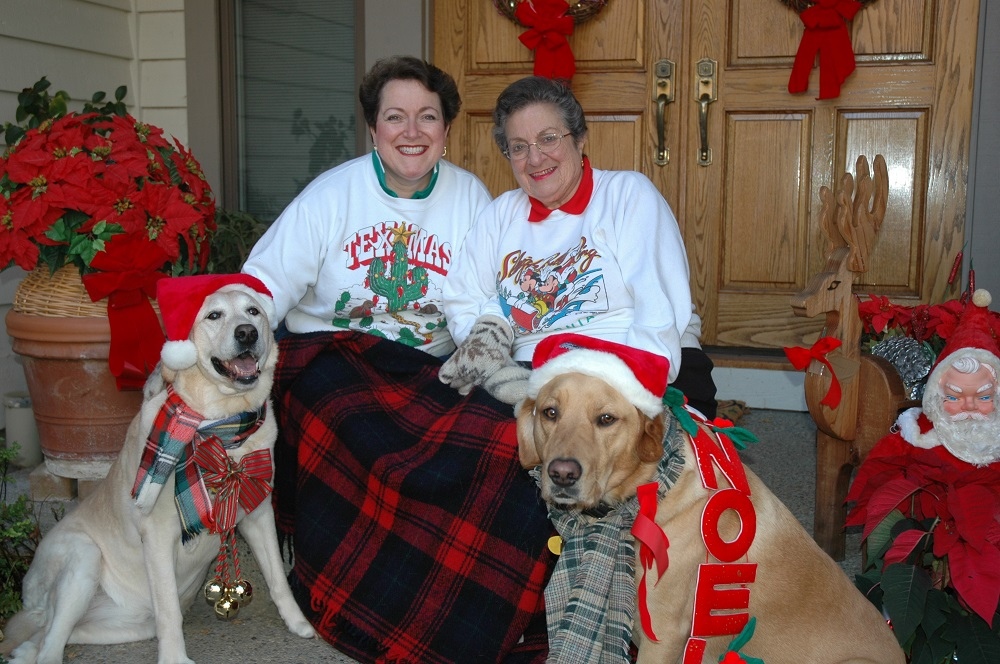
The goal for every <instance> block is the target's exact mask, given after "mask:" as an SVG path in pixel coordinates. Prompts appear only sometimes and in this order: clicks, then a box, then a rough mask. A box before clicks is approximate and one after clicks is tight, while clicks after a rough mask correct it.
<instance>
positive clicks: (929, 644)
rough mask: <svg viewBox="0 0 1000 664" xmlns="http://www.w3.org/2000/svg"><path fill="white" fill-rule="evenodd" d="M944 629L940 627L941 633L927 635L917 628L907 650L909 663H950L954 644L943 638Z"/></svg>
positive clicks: (953, 652)
mask: <svg viewBox="0 0 1000 664" xmlns="http://www.w3.org/2000/svg"><path fill="white" fill-rule="evenodd" d="M944 631H945V630H944V629H943V628H942V629H941V630H940V632H941V633H939V634H932V635H931V636H927V635H926V634H925V633H924V631H923V630H922V629H921V630H918V631H917V633H916V634H915V635H914V638H913V642H912V643H911V644H910V648H909V652H907V655H908V657H909V661H910V664H951V663H952V656H953V655H954V654H955V644H954V643H952V642H950V641H948V640H947V639H945V638H944V636H943V634H944Z"/></svg>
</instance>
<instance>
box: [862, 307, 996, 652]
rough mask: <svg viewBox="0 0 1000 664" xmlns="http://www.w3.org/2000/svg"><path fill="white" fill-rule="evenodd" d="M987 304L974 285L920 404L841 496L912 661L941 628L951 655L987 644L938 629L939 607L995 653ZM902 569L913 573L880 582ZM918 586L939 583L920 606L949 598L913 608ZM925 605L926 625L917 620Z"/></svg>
mask: <svg viewBox="0 0 1000 664" xmlns="http://www.w3.org/2000/svg"><path fill="white" fill-rule="evenodd" d="M990 303H991V297H990V294H989V292H987V291H985V290H977V291H976V292H975V293H974V294H973V296H972V298H971V300H970V301H969V302H968V303H967V304H966V307H965V309H964V311H963V312H962V314H961V316H960V318H959V321H958V324H957V326H956V328H955V330H954V332H953V333H952V334H951V335H949V337H948V339H947V342H946V344H945V347H944V348H943V349H942V351H941V353H939V355H938V359H937V360H936V362H935V364H934V367H933V368H932V370H931V373H930V375H929V376H928V379H927V385H926V387H925V388H924V394H923V398H922V400H921V407H919V408H911V409H909V410H907V411H905V412H903V413H902V414H900V416H899V418H898V419H897V420H896V424H895V426H894V427H893V428H892V430H891V432H890V433H889V434H888V435H887V436H885V437H884V438H882V439H881V440H880V441H879V442H878V443H877V444H876V445H875V447H874V448H873V449H872V451H871V452H870V453H869V454H868V456H867V457H866V458H865V460H864V462H863V463H862V464H861V466H860V467H859V468H858V471H857V474H856V475H855V478H854V480H853V483H852V485H851V488H850V490H849V491H848V494H847V503H848V505H849V506H850V511H849V513H848V516H847V525H848V526H863V532H862V536H863V537H864V539H865V542H866V546H867V547H868V550H867V553H868V560H869V563H870V566H869V567H868V568H867V569H866V570H863V571H864V572H865V574H864V575H863V576H862V577H859V581H858V583H859V586H860V585H861V584H864V585H866V586H869V585H872V584H874V586H873V588H872V590H873V591H874V590H876V589H877V592H872V593H869V597H870V599H872V601H873V602H875V603H876V605H877V606H878V605H880V604H881V605H882V606H883V611H884V612H885V613H886V614H887V615H888V617H889V618H890V620H892V621H894V622H898V623H899V624H900V625H901V629H902V632H901V631H900V630H897V638H899V639H900V642H901V643H903V644H904V648H905V649H906V650H907V654H908V655H910V656H911V657H912V658H914V660H916V659H917V658H918V656H919V655H920V653H919V652H918V651H921V649H923V650H922V651H926V652H927V653H929V652H931V651H932V650H934V651H935V652H939V651H940V648H941V647H944V646H941V645H940V644H938V645H937V646H934V645H928V644H933V642H934V641H935V639H939V638H942V637H941V635H942V634H944V637H943V638H945V639H946V640H947V639H950V642H949V643H950V645H951V646H952V647H953V648H955V649H956V653H957V655H958V659H962V660H964V659H965V658H964V657H962V648H963V647H978V646H979V645H981V644H982V641H981V640H980V639H979V637H976V638H971V637H970V638H969V639H966V638H962V637H960V636H959V634H960V631H956V629H951V628H949V629H948V630H945V631H944V632H941V631H940V628H941V624H942V621H943V620H945V618H944V617H943V616H946V615H955V616H958V615H966V616H968V618H967V619H963V620H971V621H972V622H973V623H975V624H974V625H973V626H971V627H970V626H969V625H966V624H964V623H963V629H966V630H972V631H970V632H967V634H972V633H973V632H976V633H980V636H981V637H982V638H984V639H986V640H987V641H989V642H991V643H992V646H990V647H992V648H996V649H997V650H996V652H1000V636H998V633H997V629H996V628H997V626H998V623H1000V621H997V620H996V618H997V610H998V601H1000V411H998V410H997V407H996V400H997V396H998V385H1000V383H998V380H997V375H998V373H1000V342H998V339H997V334H998V332H997V330H998V329H1000V325H998V322H997V321H998V318H997V317H996V314H993V313H992V312H990V311H989V308H988V307H989V305H990ZM873 532H878V533H880V534H879V535H878V536H877V537H870V536H871V535H872V533H873ZM873 542H875V544H874V545H873ZM928 560H930V561H932V562H930V563H928V562H927V561H928ZM899 571H905V572H906V578H907V579H908V580H906V581H905V582H903V583H900V584H894V583H889V582H887V580H886V575H887V574H888V575H892V574H895V573H897V572H899ZM868 577H870V578H868ZM915 586H919V587H921V588H922V591H921V592H922V593H923V594H926V593H928V592H931V593H933V592H943V593H945V596H944V598H939V599H940V602H939V601H938V599H935V600H933V601H932V598H931V597H930V596H928V598H927V600H926V605H928V606H929V605H932V604H935V605H939V608H940V606H944V604H943V602H947V603H948V609H947V610H946V611H944V612H943V613H942V612H940V611H930V610H925V602H924V601H920V602H919V606H914V605H913V604H912V601H911V600H912V597H914V595H913V594H912V591H913V589H914V587H915ZM862 589H863V590H864V588H862ZM921 596H922V595H921ZM952 605H953V606H952ZM970 610H971V613H970ZM904 614H906V615H904ZM920 615H926V616H928V620H927V622H926V624H924V621H923V620H921V619H918V620H915V619H914V616H917V617H918V618H919V616H920ZM976 616H978V618H981V619H982V621H983V622H984V623H985V624H983V622H979V621H978V619H977V618H976ZM991 625H992V629H991V627H990V626H991ZM925 627H926V631H925V629H924V628H925ZM972 643H975V644H977V645H975V646H971V645H969V644H972ZM911 648H912V649H913V650H912V651H911V650H910V649H911ZM928 661H929V660H928ZM935 661H940V660H935ZM949 661H950V657H949ZM989 661H996V660H995V659H994V660H989Z"/></svg>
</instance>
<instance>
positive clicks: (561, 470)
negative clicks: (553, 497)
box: [549, 459, 583, 487]
mask: <svg viewBox="0 0 1000 664" xmlns="http://www.w3.org/2000/svg"><path fill="white" fill-rule="evenodd" d="M581 474H583V468H581V467H580V463H579V462H578V461H577V460H576V459H553V460H552V461H551V462H549V479H551V480H552V482H553V484H555V485H556V486H562V487H567V486H573V485H574V484H576V481H577V480H578V479H580V475H581Z"/></svg>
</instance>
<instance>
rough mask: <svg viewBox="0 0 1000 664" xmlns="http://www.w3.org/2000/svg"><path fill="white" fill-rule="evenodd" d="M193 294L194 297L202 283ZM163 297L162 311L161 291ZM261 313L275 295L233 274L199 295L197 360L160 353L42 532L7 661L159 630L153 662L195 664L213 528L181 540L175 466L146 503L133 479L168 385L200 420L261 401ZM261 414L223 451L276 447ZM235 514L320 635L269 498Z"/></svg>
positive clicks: (268, 346) (288, 603) (294, 615)
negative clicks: (65, 507)
mask: <svg viewBox="0 0 1000 664" xmlns="http://www.w3.org/2000/svg"><path fill="white" fill-rule="evenodd" d="M216 276H218V275H216ZM181 279H197V278H196V277H191V278H185V277H182V278H181ZM196 283H200V282H196ZM208 283H210V284H211V283H213V282H211V281H209V282H208ZM260 286H261V287H262V288H263V284H260ZM264 291H265V292H266V288H265V289H264ZM190 297H192V298H196V297H197V289H194V290H192V291H191V293H190ZM196 302H197V300H196ZM160 304H161V309H164V301H163V299H162V298H161V302H160ZM193 306H194V307H197V303H195V304H194V305H193ZM192 311H193V310H192ZM267 311H273V305H271V303H270V298H269V297H267V296H265V295H262V294H260V293H259V292H258V291H257V290H254V289H253V288H247V287H244V286H243V285H240V284H235V285H231V286H223V287H222V288H220V289H218V290H215V291H212V292H210V293H209V294H207V296H206V297H205V298H204V303H203V304H202V305H201V307H200V309H198V310H197V315H196V316H194V320H193V326H192V328H191V333H190V341H191V342H193V346H194V350H196V358H194V357H193V358H192V359H193V360H194V364H193V365H192V366H190V367H187V368H183V369H180V370H173V369H169V368H167V366H166V365H167V364H169V363H168V362H166V361H164V362H162V363H161V365H160V367H159V371H160V373H158V374H157V373H154V375H153V376H152V377H151V378H150V380H149V381H147V385H146V390H145V392H146V393H145V395H144V397H145V398H144V402H143V405H142V408H141V410H140V412H139V413H138V414H137V415H136V417H135V419H134V420H133V421H132V423H131V425H130V427H129V430H128V434H127V439H126V440H125V443H124V446H123V448H122V451H121V453H120V455H119V457H118V459H117V461H116V462H115V463H114V465H113V466H112V468H111V470H110V471H109V474H108V476H107V478H106V479H105V480H104V481H103V482H102V483H101V484H100V485H99V486H98V487H97V488H96V489H95V490H94V491H93V493H91V494H90V495H88V496H87V497H86V498H85V499H84V500H83V501H82V502H81V503H80V505H79V506H78V507H77V508H76V509H74V510H73V511H72V512H70V513H69V514H68V515H67V516H66V517H65V518H64V519H62V520H61V521H60V522H59V523H57V524H56V525H55V526H54V527H53V529H52V530H51V532H49V533H47V534H46V535H45V536H44V537H43V539H42V541H41V544H40V546H39V548H38V551H37V553H36V556H35V558H34V561H33V563H32V565H31V568H30V570H29V571H28V574H27V576H26V577H25V580H24V592H23V600H24V608H23V610H22V611H21V612H20V613H18V614H17V615H15V616H14V617H13V618H12V619H11V621H10V622H9V623H8V626H7V641H6V642H5V643H4V644H2V645H3V646H4V647H5V649H7V650H9V649H11V648H12V647H14V646H16V648H13V653H12V660H11V661H12V662H13V663H14V664H33V663H35V662H37V663H39V664H58V663H59V662H62V661H63V651H64V648H65V646H66V644H68V643H121V642H127V641H137V640H143V639H149V638H152V637H154V636H156V637H157V638H158V640H159V644H158V650H159V660H158V661H159V663H160V664H192V660H191V659H189V658H188V655H187V652H186V650H185V645H184V634H183V632H182V630H181V623H182V617H183V613H184V611H185V609H186V608H187V607H188V606H189V605H190V604H191V602H192V600H194V598H195V596H197V595H199V594H200V593H201V591H202V587H203V584H204V582H205V577H206V572H207V571H208V569H209V567H210V565H211V563H212V562H213V561H214V560H215V559H216V557H217V555H218V553H219V546H220V538H219V535H217V534H211V533H209V532H208V531H207V530H205V531H203V532H201V534H199V535H197V536H195V537H194V538H193V539H191V540H190V541H188V542H186V543H183V544H182V531H181V522H180V519H179V517H178V510H177V509H176V507H175V505H174V475H173V473H170V475H169V478H168V479H167V480H166V482H165V483H164V484H163V487H162V489H161V490H160V491H159V493H158V496H157V497H156V499H155V502H153V503H152V504H151V505H148V506H141V505H140V501H137V500H136V499H134V498H133V497H132V489H133V485H134V483H135V482H136V477H137V471H138V469H139V468H140V459H141V458H142V457H143V451H144V447H145V446H146V444H147V436H149V433H150V430H151V428H152V427H153V426H154V421H155V420H156V418H157V414H158V411H160V408H161V406H163V404H164V402H165V401H166V400H167V397H168V389H167V386H168V385H169V386H170V388H171V389H172V390H173V392H174V393H175V394H176V395H177V396H179V397H180V398H181V399H182V400H183V401H184V402H185V403H186V404H187V405H188V406H189V407H190V408H191V409H193V410H194V411H196V412H197V413H198V414H200V415H201V416H203V417H204V418H205V419H206V420H218V419H221V418H227V417H229V416H232V415H235V414H239V413H244V412H248V411H256V410H258V409H259V408H260V407H261V406H262V405H263V404H265V403H267V402H268V397H269V394H270V390H271V382H272V377H273V372H274V368H275V364H276V363H277V357H278V348H277V344H276V343H275V341H274V337H273V335H272V333H271V327H270V323H269V321H268V317H267V315H266V313H265V312H267ZM166 313H167V312H166V311H165V310H164V315H165V318H166ZM168 332H169V328H168ZM168 343H170V342H168ZM164 358H165V360H166V355H165V354H164ZM264 417H265V419H264V421H263V423H262V424H261V425H260V426H259V428H257V429H256V430H255V431H253V433H251V434H250V435H249V437H248V438H246V439H245V440H244V441H243V442H242V444H240V445H239V447H237V448H235V449H228V450H226V453H227V454H228V455H229V457H230V458H231V459H233V460H234V461H235V460H238V459H240V458H242V457H243V456H244V455H246V454H250V453H252V452H254V451H256V450H270V449H271V448H272V447H273V445H274V441H275V437H276V435H277V427H276V425H275V421H274V417H273V413H272V412H271V409H270V404H269V403H267V408H266V410H265V416H264ZM265 469H266V466H265ZM265 472H266V470H265ZM270 479H271V478H270V477H268V483H269V482H270ZM237 519H238V523H239V526H238V530H239V532H240V533H241V534H242V535H243V536H244V537H245V538H246V540H247V542H249V544H250V547H251V549H252V551H253V554H254V556H255V557H256V559H257V561H258V563H259V565H260V568H261V571H262V572H263V576H264V579H265V580H266V582H267V585H268V587H269V589H270V591H271V596H272V598H273V599H274V603H275V604H276V605H277V608H278V611H279V613H280V614H281V617H282V618H283V619H284V621H285V624H286V625H287V626H288V628H289V629H290V630H291V631H292V632H293V633H295V634H297V635H299V636H302V637H306V638H308V637H313V636H315V632H314V631H313V628H312V626H311V625H310V624H309V622H308V621H307V620H306V618H305V617H304V616H303V615H302V612H301V610H300V609H299V607H298V605H297V604H296V602H295V600H294V598H293V597H292V594H291V591H290V589H289V587H288V581H287V580H286V578H285V573H284V568H283V565H282V560H281V554H280V552H279V547H278V541H277V535H276V531H275V521H274V513H273V510H272V507H271V500H270V498H269V497H268V498H266V499H264V500H263V502H261V503H260V504H259V505H258V506H257V507H256V508H255V509H253V511H251V512H250V513H249V514H245V513H244V510H243V509H242V508H241V509H239V510H238V513H237Z"/></svg>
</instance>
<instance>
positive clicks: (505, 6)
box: [493, 0, 874, 28]
mask: <svg viewBox="0 0 1000 664" xmlns="http://www.w3.org/2000/svg"><path fill="white" fill-rule="evenodd" d="M873 1H874V0H869V2H873ZM524 3H525V0H493V6H494V7H496V8H497V11H498V12H500V14H502V15H503V16H506V17H507V18H509V19H510V20H511V21H513V22H514V23H516V24H517V25H519V26H521V27H522V28H529V27H531V26H529V25H525V24H524V23H522V22H521V21H520V20H519V19H518V17H517V6H518V5H520V4H524ZM528 4H529V5H530V4H531V3H530V2H528ZM567 4H568V3H567ZM606 4H608V0H578V1H577V2H574V3H572V4H569V9H567V10H566V14H565V15H566V16H568V17H569V18H571V19H573V23H574V24H575V25H580V24H581V23H584V22H586V21H589V20H590V19H592V18H593V17H595V16H597V15H598V14H600V13H601V10H602V9H604V5H606Z"/></svg>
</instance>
